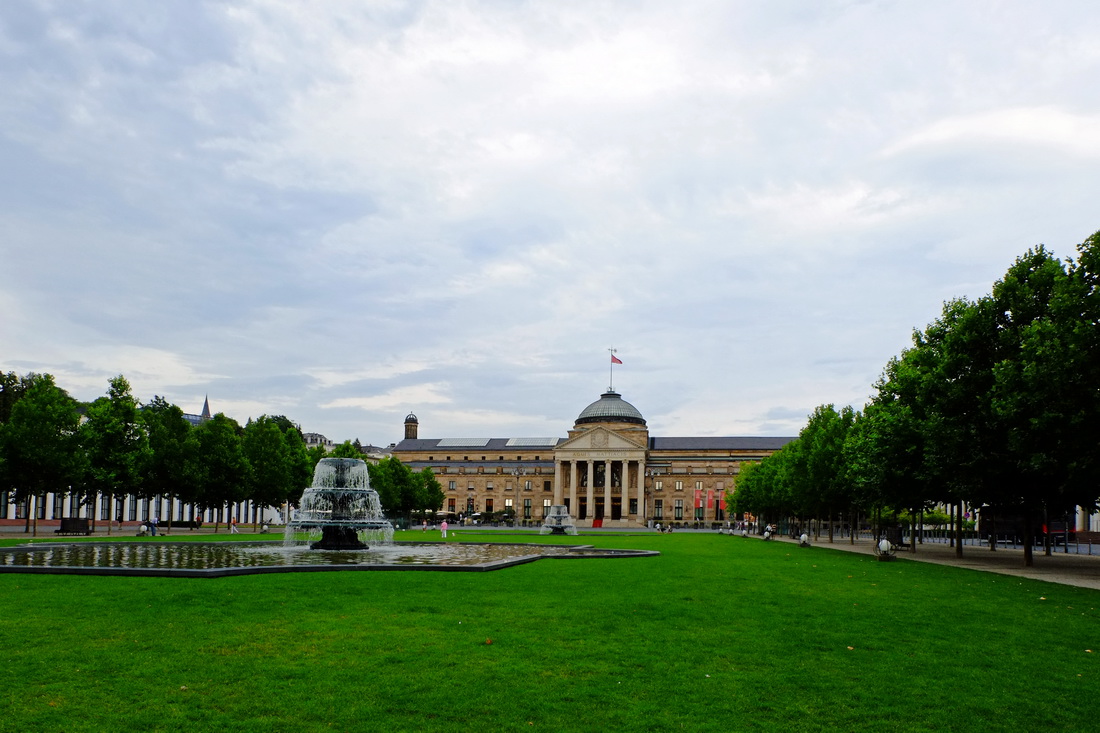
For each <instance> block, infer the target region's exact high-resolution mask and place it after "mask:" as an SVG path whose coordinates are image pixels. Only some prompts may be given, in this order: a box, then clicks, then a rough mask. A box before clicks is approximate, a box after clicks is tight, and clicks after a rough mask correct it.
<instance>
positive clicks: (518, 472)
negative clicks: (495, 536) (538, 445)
mask: <svg viewBox="0 0 1100 733" xmlns="http://www.w3.org/2000/svg"><path fill="white" fill-rule="evenodd" d="M512 475H513V476H515V477H516V490H515V498H514V499H513V504H514V505H513V506H512V526H513V527H518V526H519V482H520V481H522V480H523V477H524V476H526V475H527V469H526V468H524V467H522V466H520V467H518V468H514V469H512Z"/></svg>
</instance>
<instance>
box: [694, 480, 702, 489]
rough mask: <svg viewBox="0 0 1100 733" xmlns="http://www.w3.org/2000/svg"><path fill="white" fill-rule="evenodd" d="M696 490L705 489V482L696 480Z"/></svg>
mask: <svg viewBox="0 0 1100 733" xmlns="http://www.w3.org/2000/svg"><path fill="white" fill-rule="evenodd" d="M695 490H696V491H702V490H703V482H702V481H696V482H695Z"/></svg>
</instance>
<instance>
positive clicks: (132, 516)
mask: <svg viewBox="0 0 1100 733" xmlns="http://www.w3.org/2000/svg"><path fill="white" fill-rule="evenodd" d="M128 498H129V499H130V500H129V501H126V500H125V499H123V501H126V503H127V504H129V505H130V506H129V513H128V514H127V515H126V518H127V520H129V521H131V522H136V521H137V505H138V503H137V499H136V498H135V497H133V496H131V497H128ZM119 516H122V512H119Z"/></svg>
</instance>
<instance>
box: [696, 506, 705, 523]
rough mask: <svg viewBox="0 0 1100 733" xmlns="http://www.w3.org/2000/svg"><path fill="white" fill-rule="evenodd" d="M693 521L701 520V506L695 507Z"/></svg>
mask: <svg viewBox="0 0 1100 733" xmlns="http://www.w3.org/2000/svg"><path fill="white" fill-rule="evenodd" d="M695 521H697V522H701V521H703V507H701V506H697V507H695Z"/></svg>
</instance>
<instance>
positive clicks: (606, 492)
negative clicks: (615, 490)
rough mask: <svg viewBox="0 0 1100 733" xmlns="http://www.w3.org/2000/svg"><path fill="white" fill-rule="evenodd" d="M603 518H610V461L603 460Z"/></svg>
mask: <svg viewBox="0 0 1100 733" xmlns="http://www.w3.org/2000/svg"><path fill="white" fill-rule="evenodd" d="M603 519H604V521H605V522H607V521H609V520H610V519H611V461H610V460H605V461H604V462H603Z"/></svg>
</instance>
